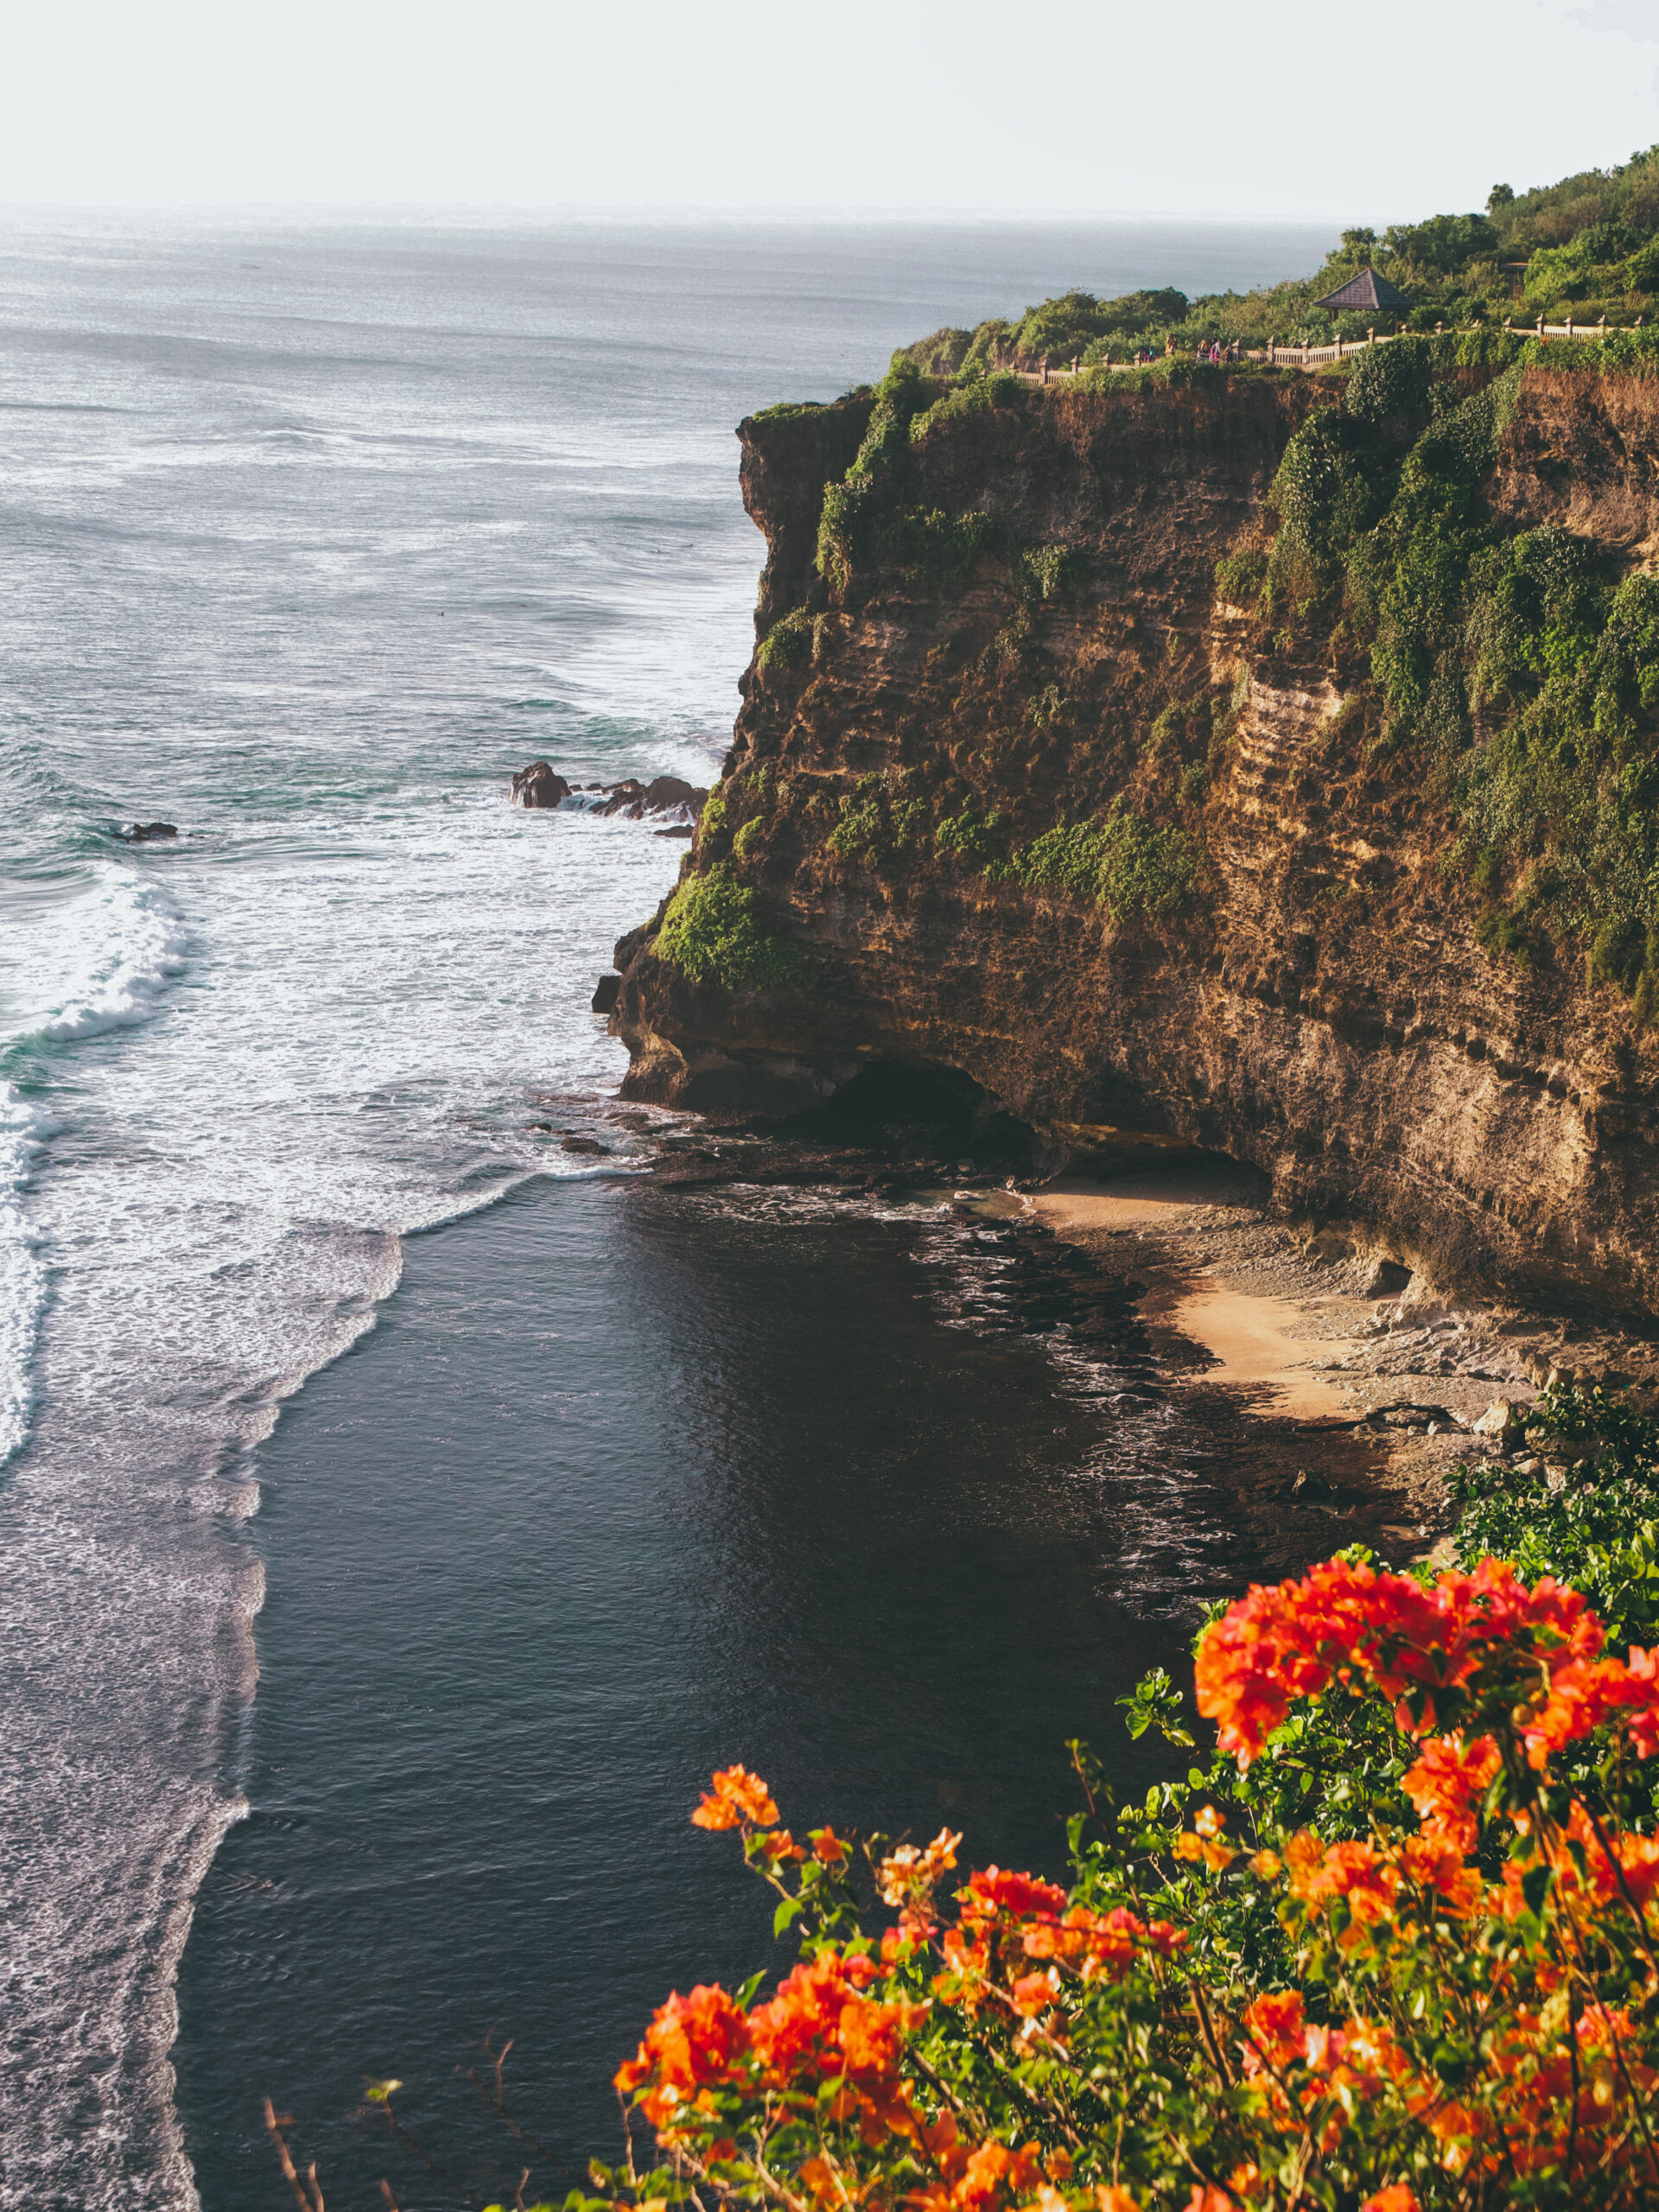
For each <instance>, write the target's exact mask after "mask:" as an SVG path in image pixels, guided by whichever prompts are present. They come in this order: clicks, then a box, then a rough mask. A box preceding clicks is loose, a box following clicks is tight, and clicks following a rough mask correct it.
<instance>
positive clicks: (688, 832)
mask: <svg viewBox="0 0 1659 2212" xmlns="http://www.w3.org/2000/svg"><path fill="white" fill-rule="evenodd" d="M651 834H652V836H653V837H695V836H696V834H697V833H696V829H695V827H694V826H693V825H692V824H691V823H690V822H677V823H675V824H674V827H673V828H672V829H653V830H652V833H651Z"/></svg>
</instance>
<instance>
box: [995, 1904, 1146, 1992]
mask: <svg viewBox="0 0 1659 2212" xmlns="http://www.w3.org/2000/svg"><path fill="white" fill-rule="evenodd" d="M1020 1941H1021V1944H1022V1946H1023V1948H1024V1949H1025V1951H1026V1953H1027V1956H1028V1957H1030V1958H1033V1959H1056V1960H1058V1961H1060V1962H1061V1963H1062V1964H1063V1965H1065V1966H1069V1967H1075V1968H1076V1969H1077V1973H1078V1974H1081V1975H1082V1977H1083V1979H1084V1980H1085V1981H1095V1980H1098V1979H1100V1977H1102V1976H1103V1975H1104V1976H1106V1977H1107V1978H1108V1979H1111V1980H1115V1979H1116V1977H1117V1976H1118V1975H1120V1974H1123V1973H1124V1972H1125V1971H1126V1970H1127V1969H1128V1967H1129V1965H1130V1964H1131V1962H1132V1961H1133V1960H1134V1958H1135V1952H1136V1950H1137V1949H1139V1948H1147V1949H1151V1950H1154V1951H1157V1952H1159V1953H1160V1955H1162V1956H1163V1957H1165V1958H1173V1955H1174V1954H1175V1953H1176V1952H1177V1951H1178V1950H1179V1948H1180V1947H1181V1945H1182V1944H1183V1943H1185V1941H1186V1932H1185V1929H1180V1928H1177V1927H1176V1926H1175V1924H1174V1923H1173V1921H1168V1920H1154V1921H1151V1922H1147V1921H1145V1920H1142V1919H1141V1918H1140V1917H1139V1916H1137V1915H1136V1914H1135V1913H1133V1912H1130V1911H1129V1910H1128V1909H1127V1907H1125V1906H1123V1905H1115V1906H1114V1907H1113V1908H1112V1910H1111V1911H1110V1912H1104V1913H1102V1912H1090V1910H1089V1909H1088V1907H1087V1906H1086V1905H1081V1904H1074V1905H1073V1906H1072V1907H1071V1910H1070V1911H1069V1912H1068V1913H1067V1914H1066V1915H1065V1918H1064V1919H1063V1920H1059V1921H1053V1920H1039V1921H1036V1922H1033V1923H1032V1924H1031V1925H1030V1926H1028V1927H1027V1928H1026V1929H1024V1930H1023V1931H1022V1933H1021V1937H1020Z"/></svg>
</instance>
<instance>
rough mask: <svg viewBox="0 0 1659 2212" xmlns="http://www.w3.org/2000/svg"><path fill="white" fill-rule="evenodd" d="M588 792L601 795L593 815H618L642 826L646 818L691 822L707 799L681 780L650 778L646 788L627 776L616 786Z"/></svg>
mask: <svg viewBox="0 0 1659 2212" xmlns="http://www.w3.org/2000/svg"><path fill="white" fill-rule="evenodd" d="M592 788H593V789H594V791H604V793H605V798H604V801H603V803H602V804H601V805H599V806H596V807H595V808H594V812H595V813H596V814H620V815H624V816H626V818H627V819H628V820H629V821H630V822H642V821H644V819H645V817H646V815H648V814H684V815H686V816H688V817H690V818H691V819H692V820H695V819H696V816H697V815H698V813H699V812H700V811H701V810H702V803H703V801H704V799H706V798H708V796H709V793H708V791H706V790H699V788H698V787H697V785H696V784H688V783H687V782H686V781H685V779H683V777H681V776H653V777H652V779H651V781H650V782H649V783H648V784H642V783H641V782H640V781H639V778H638V777H637V776H629V777H627V778H626V779H624V781H623V782H621V783H620V784H602V785H601V784H595V785H593V786H592Z"/></svg>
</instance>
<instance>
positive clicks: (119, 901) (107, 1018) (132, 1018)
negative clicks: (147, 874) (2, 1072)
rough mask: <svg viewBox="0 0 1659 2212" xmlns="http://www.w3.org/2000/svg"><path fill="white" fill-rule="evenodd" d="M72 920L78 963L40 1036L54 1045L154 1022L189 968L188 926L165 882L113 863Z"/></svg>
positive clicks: (69, 918) (79, 904) (69, 917)
mask: <svg viewBox="0 0 1659 2212" xmlns="http://www.w3.org/2000/svg"><path fill="white" fill-rule="evenodd" d="M101 873H102V874H103V877H104V880H103V881H102V882H101V883H100V885H99V887H98V889H97V890H96V891H95V892H93V893H92V894H91V895H90V896H89V897H87V898H86V899H82V900H80V901H78V902H77V907H76V908H72V909H71V910H70V911H69V913H68V915H67V923H68V926H69V929H70V931H72V932H73V936H74V938H76V939H78V940H79V944H78V951H79V957H78V959H77V961H76V964H75V966H74V969H73V971H72V973H71V974H70V976H68V977H67V982H66V985H65V988H63V991H62V995H61V996H60V999H59V1000H58V1002H57V1004H56V1005H55V1006H54V1007H52V1008H51V1010H50V1011H49V1012H48V1014H46V1016H45V1018H44V1019H43V1020H41V1022H40V1024H39V1027H38V1032H37V1033H38V1034H39V1035H40V1036H41V1037H42V1038H45V1039H48V1041H49V1042H51V1043H54V1044H62V1043H66V1042H67V1041H68V1040H69V1039H73V1038H76V1037H98V1036H102V1035H103V1034H105V1033H106V1032H107V1031H109V1030H111V1029H129V1028H130V1027H132V1026H133V1024H134V1023H136V1022H140V1021H147V1020H149V1017H150V1016H151V1014H154V1013H155V1012H156V1008H157V1006H158V1004H159V1002H160V1000H161V995H162V992H163V991H164V990H166V988H167V987H168V984H169V983H170V982H172V980H173V978H174V977H175V976H177V975H178V974H179V973H180V972H181V970H182V969H183V967H184V964H185V943H186V928H185V922H184V918H183V916H182V915H181V913H180V912H179V908H178V906H177V904H176V903H175V900H174V899H171V898H169V897H168V893H166V892H165V891H164V890H163V889H162V887H161V885H160V884H159V883H156V882H152V881H150V880H148V879H146V878H144V877H142V876H138V875H136V874H130V873H129V872H128V871H127V870H125V869H123V868H117V867H115V866H114V865H113V864H106V866H105V868H104V869H103V870H102V871H101Z"/></svg>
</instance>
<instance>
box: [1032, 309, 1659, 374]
mask: <svg viewBox="0 0 1659 2212" xmlns="http://www.w3.org/2000/svg"><path fill="white" fill-rule="evenodd" d="M1481 327H1482V326H1481V325H1480V324H1478V323H1471V324H1470V325H1469V328H1470V330H1471V331H1473V330H1478V329H1479V328H1481ZM1503 327H1504V329H1505V330H1507V331H1510V333H1512V334H1513V335H1514V336H1515V337H1516V338H1537V339H1541V340H1547V339H1550V338H1599V339H1606V338H1612V337H1617V336H1618V334H1619V332H1620V331H1623V330H1640V329H1641V327H1642V317H1641V316H1640V315H1637V319H1636V321H1634V322H1631V323H1610V322H1609V321H1608V320H1607V318H1606V316H1605V315H1604V316H1603V317H1602V318H1601V320H1600V321H1599V322H1574V321H1573V319H1572V317H1571V316H1570V315H1569V316H1568V317H1567V321H1565V322H1546V321H1544V318H1543V317H1542V315H1540V316H1539V318H1538V320H1537V321H1536V323H1530V322H1521V323H1517V322H1512V321H1505V322H1504V325H1503ZM1445 329H1446V326H1445V324H1444V323H1439V322H1437V323H1436V324H1435V326H1434V328H1433V331H1432V332H1429V331H1422V330H1403V329H1402V330H1385V331H1381V332H1379V331H1376V330H1372V331H1370V332H1368V333H1367V334H1366V335H1365V336H1364V337H1363V338H1338V340H1336V342H1335V344H1334V345H1331V346H1281V345H1280V344H1279V343H1278V342H1277V341H1276V340H1270V341H1269V342H1268V344H1267V345H1266V346H1252V347H1250V348H1249V349H1248V350H1246V351H1245V352H1243V353H1240V354H1239V356H1238V359H1240V360H1241V361H1265V362H1266V363H1267V364H1268V366H1269V367H1271V368H1280V369H1319V368H1323V367H1325V365H1326V364H1327V363H1328V362H1331V361H1347V360H1351V359H1352V358H1353V356H1354V355H1355V354H1356V353H1366V352H1368V351H1369V350H1370V347H1371V346H1392V345H1393V344H1394V342H1395V340H1396V339H1397V338H1427V337H1430V336H1433V337H1436V338H1439V337H1441V336H1443V335H1444V334H1445ZM1209 358H1210V356H1209V353H1208V352H1207V351H1206V350H1205V349H1202V348H1201V349H1200V350H1199V351H1198V353H1196V354H1190V353H1187V351H1186V350H1185V348H1184V347H1183V348H1181V349H1179V350H1178V351H1177V352H1175V353H1173V354H1171V353H1158V354H1154V357H1153V359H1152V360H1150V361H1138V362H1137V361H1108V362H1106V363H1104V364H1103V365H1104V366H1105V367H1107V368H1109V369H1110V370H1111V371H1112V372H1114V374H1116V375H1122V373H1123V372H1125V371H1127V370H1130V369H1135V368H1156V366H1157V365H1158V363H1159V362H1160V361H1162V360H1172V359H1173V360H1178V361H1185V360H1190V359H1197V360H1200V361H1205V360H1208V359H1209ZM1095 365H1096V367H1098V366H1101V365H1102V364H1100V363H1096V364H1095ZM1220 365H1221V366H1222V367H1223V368H1225V367H1226V366H1227V365H1228V361H1227V352H1226V348H1225V347H1223V348H1222V359H1221V363H1220ZM1004 373H1007V372H1004ZM1012 373H1013V374H1014V375H1015V376H1017V377H1020V378H1023V379H1024V381H1025V382H1026V383H1027V384H1036V385H1045V384H1069V383H1070V382H1071V378H1073V377H1076V376H1086V375H1087V374H1088V371H1087V370H1086V369H1083V368H1080V367H1079V366H1078V365H1077V362H1076V361H1075V360H1074V361H1073V362H1072V364H1071V367H1070V368H1069V369H1065V368H1061V369H1015V370H1014V371H1013V372H1012Z"/></svg>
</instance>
